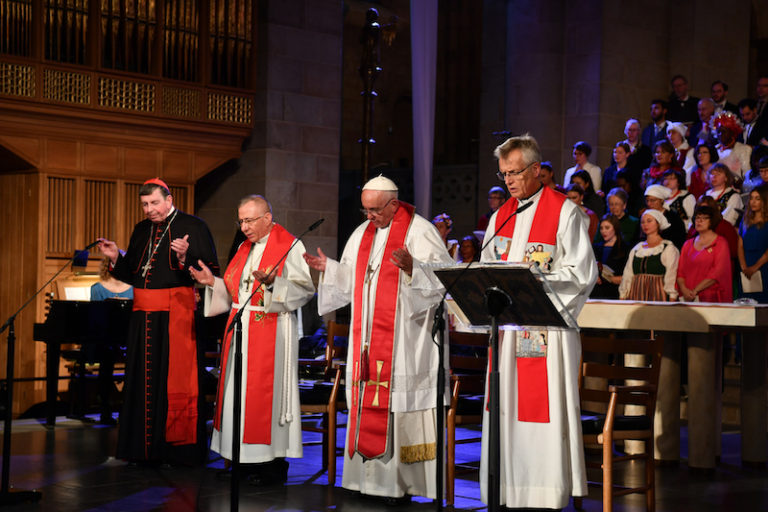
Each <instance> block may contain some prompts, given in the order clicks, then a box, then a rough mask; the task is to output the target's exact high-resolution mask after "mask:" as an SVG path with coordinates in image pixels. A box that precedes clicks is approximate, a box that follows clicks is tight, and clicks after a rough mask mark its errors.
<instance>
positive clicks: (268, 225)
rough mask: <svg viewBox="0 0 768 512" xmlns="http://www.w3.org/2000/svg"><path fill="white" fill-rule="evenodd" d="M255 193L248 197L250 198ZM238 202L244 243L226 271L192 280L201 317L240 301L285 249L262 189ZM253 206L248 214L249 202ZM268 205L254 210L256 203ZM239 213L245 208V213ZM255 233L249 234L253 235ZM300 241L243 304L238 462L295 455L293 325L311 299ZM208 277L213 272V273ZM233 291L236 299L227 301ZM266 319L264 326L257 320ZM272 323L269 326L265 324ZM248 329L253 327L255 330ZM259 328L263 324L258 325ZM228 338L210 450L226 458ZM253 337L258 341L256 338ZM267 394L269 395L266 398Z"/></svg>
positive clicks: (230, 384)
mask: <svg viewBox="0 0 768 512" xmlns="http://www.w3.org/2000/svg"><path fill="white" fill-rule="evenodd" d="M254 197H255V198H258V199H253V200H251V201H247V200H248V199H249V198H254ZM243 201H245V204H243V202H241V207H240V209H239V213H240V222H239V223H240V225H241V229H242V230H243V232H244V233H245V234H246V236H247V237H248V240H246V241H245V242H243V244H242V245H241V246H240V248H239V250H238V252H237V254H236V255H235V257H234V258H233V259H232V261H231V262H230V264H229V266H228V267H227V271H226V272H225V273H224V278H219V277H216V278H213V279H206V278H205V277H203V278H198V277H197V276H196V279H198V281H200V282H202V283H204V284H206V285H207V286H206V288H205V293H206V300H205V309H204V313H205V315H206V316H213V315H218V314H221V313H225V312H230V317H229V322H227V323H228V324H229V323H230V322H231V320H232V315H233V314H234V312H236V311H237V310H239V309H241V308H242V307H243V304H244V302H245V301H246V300H247V299H248V296H249V295H250V294H251V292H253V290H254V288H255V287H258V286H259V285H260V284H261V282H260V280H262V279H267V277H266V276H267V274H269V272H270V270H272V267H273V266H275V265H276V264H277V261H278V260H279V258H280V257H282V255H283V254H284V253H285V252H286V251H288V249H289V248H290V247H291V244H292V243H293V241H294V237H293V236H292V235H291V234H290V233H288V232H287V231H286V230H285V229H284V228H282V226H280V225H279V224H276V223H273V222H272V215H271V213H270V212H269V211H268V210H269V208H268V203H267V202H266V201H265V200H263V198H261V197H260V196H249V197H247V198H245V199H243ZM252 208H256V211H254V212H253V213H249V209H252ZM259 208H261V209H264V210H267V211H266V213H263V214H262V215H260V216H259V213H260V212H259V211H258V209H259ZM243 212H245V213H243ZM252 238H253V240H251V239H252ZM304 252H305V249H304V245H303V244H302V243H301V242H300V241H299V242H297V243H296V244H295V246H294V247H293V249H291V250H290V252H288V256H287V257H286V258H285V260H284V263H282V264H281V266H280V267H279V268H278V270H277V271H275V273H274V274H273V275H272V276H271V277H270V278H269V279H268V281H265V284H266V286H262V288H261V290H260V291H258V292H257V293H256V297H255V298H254V299H253V300H252V301H251V302H250V303H249V304H246V305H245V306H244V307H245V310H246V311H245V314H244V315H243V317H242V318H243V321H242V326H243V331H242V354H243V359H242V361H243V376H242V388H241V389H242V391H241V393H242V395H241V396H242V397H243V402H244V404H243V407H242V409H241V418H240V462H242V463H260V462H268V461H271V460H273V459H275V458H280V457H291V458H297V457H301V456H302V454H303V450H302V439H301V412H300V404H299V390H298V370H297V361H298V326H297V319H296V314H295V310H297V309H298V308H300V307H301V306H303V305H304V304H306V303H307V302H309V300H310V299H311V298H312V297H313V295H314V292H315V287H314V285H313V283H312V278H311V276H310V273H309V267H308V266H307V264H306V263H305V261H304V260H303V258H302V254H304ZM211 277H212V276H211ZM233 298H235V300H233ZM263 324H266V327H265V326H264V325H263ZM270 325H271V326H270ZM254 329H257V330H258V334H254ZM262 329H264V330H262ZM230 340H231V336H229V337H227V338H226V339H225V341H224V343H223V345H222V372H221V378H223V385H222V382H220V383H219V390H218V393H217V407H216V414H215V417H214V429H213V436H212V439H211V449H212V450H213V451H215V452H217V453H219V454H221V455H222V457H224V458H226V459H229V460H231V458H232V427H233V424H232V419H233V417H232V411H233V408H234V407H233V399H234V378H233V377H234V352H235V351H234V345H233V344H231V343H229V341H230ZM256 342H258V345H254V344H255V343H256ZM270 393H271V400H269V399H268V398H267V399H265V398H264V397H265V396H267V397H268V396H269V394H270Z"/></svg>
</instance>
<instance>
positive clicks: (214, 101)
mask: <svg viewBox="0 0 768 512" xmlns="http://www.w3.org/2000/svg"><path fill="white" fill-rule="evenodd" d="M252 115H253V99H252V98H249V97H246V96H235V95H232V94H220V93H215V92H212V93H209V94H208V119H210V120H211V121H223V122H225V123H237V124H251V117H252Z"/></svg>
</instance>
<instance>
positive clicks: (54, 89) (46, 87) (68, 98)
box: [43, 69, 91, 105]
mask: <svg viewBox="0 0 768 512" xmlns="http://www.w3.org/2000/svg"><path fill="white" fill-rule="evenodd" d="M43 97H44V98H45V99H47V100H52V101H60V102H63V103H76V104H80V105H87V104H89V103H90V101H91V76H90V75H88V74H86V73H73V72H71V71H59V70H56V69H45V70H44V71H43Z"/></svg>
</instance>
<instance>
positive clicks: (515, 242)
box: [480, 187, 597, 509]
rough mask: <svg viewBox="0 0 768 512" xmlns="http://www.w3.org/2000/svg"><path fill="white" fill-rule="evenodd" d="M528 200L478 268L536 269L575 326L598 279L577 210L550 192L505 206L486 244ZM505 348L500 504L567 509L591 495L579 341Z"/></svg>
mask: <svg viewBox="0 0 768 512" xmlns="http://www.w3.org/2000/svg"><path fill="white" fill-rule="evenodd" d="M528 202H533V206H532V207H529V208H527V209H526V210H524V211H522V212H521V213H520V214H519V215H517V216H515V217H512V218H511V219H510V220H509V221H508V222H507V223H506V225H505V226H504V227H503V228H501V231H500V232H499V233H498V234H497V235H496V237H495V238H494V240H493V241H492V242H491V243H490V244H488V246H487V247H486V249H485V250H484V251H483V254H482V257H481V261H509V262H522V261H536V262H539V267H540V268H541V269H542V271H543V272H544V273H545V274H547V281H548V282H549V283H550V284H551V285H552V288H553V290H554V291H555V293H557V295H558V296H559V298H560V300H561V301H562V303H563V305H564V306H565V308H566V309H567V310H568V311H569V312H570V313H571V315H573V317H574V318H576V317H577V316H578V314H579V311H581V308H582V307H583V306H584V303H585V302H586V300H587V297H588V296H589V293H590V291H591V290H592V287H593V286H594V284H595V281H596V280H597V264H596V262H595V257H594V254H593V252H592V246H591V244H590V239H589V236H588V235H587V219H586V218H585V217H584V215H582V214H581V212H580V211H579V209H578V206H577V205H576V204H574V203H573V202H571V201H568V200H567V198H566V197H565V196H564V195H562V194H560V193H558V192H555V191H553V190H552V189H549V188H547V187H543V189H539V191H538V192H536V193H535V194H534V195H533V196H531V197H530V198H527V199H525V200H521V201H518V200H516V199H511V200H508V201H507V202H506V203H504V205H503V206H502V207H501V208H500V209H499V210H498V211H497V212H496V214H495V216H494V218H492V219H491V222H490V224H489V226H488V231H486V238H485V240H484V243H487V242H488V241H489V240H490V238H491V237H492V236H493V234H494V232H495V231H496V230H497V229H499V228H500V227H501V225H502V224H503V223H504V221H505V220H506V219H507V217H508V216H509V215H510V214H511V213H512V212H514V211H515V210H516V209H517V208H518V206H522V205H523V204H525V203H528ZM554 303H555V304H557V303H556V302H554ZM561 313H562V311H561ZM530 340H534V341H535V342H531V341H530ZM499 350H500V354H499V372H500V389H501V392H500V397H499V398H500V403H499V406H500V409H501V418H502V420H501V440H500V446H499V449H500V451H501V476H500V479H501V486H500V487H501V500H500V505H503V506H506V507H510V508H520V507H525V508H529V507H534V508H558V509H559V508H563V507H565V506H566V505H567V504H568V501H569V498H570V496H585V495H586V494H587V481H586V472H585V469H584V452H583V445H582V440H581V418H580V405H579V389H578V373H579V360H580V357H581V340H580V338H579V333H578V331H577V330H576V329H567V330H559V331H558V330H546V329H532V328H525V327H522V326H521V327H520V330H512V329H505V330H504V335H503V338H502V340H501V344H500V348H499ZM486 405H487V397H486ZM489 420H490V417H489V412H488V408H487V407H486V409H485V412H484V414H483V439H482V457H481V465H480V494H481V498H482V500H483V501H484V502H486V503H487V502H488V496H487V495H486V494H487V480H488V453H489V449H490V447H489V446H488V433H489V427H490V426H489Z"/></svg>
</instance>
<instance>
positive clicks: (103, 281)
mask: <svg viewBox="0 0 768 512" xmlns="http://www.w3.org/2000/svg"><path fill="white" fill-rule="evenodd" d="M106 299H128V300H133V286H131V285H129V284H128V283H124V282H122V281H118V280H117V279H115V278H114V277H112V274H110V273H109V258H104V259H103V260H101V266H100V267H99V280H98V282H96V283H94V284H93V285H92V286H91V301H98V300H106Z"/></svg>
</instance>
